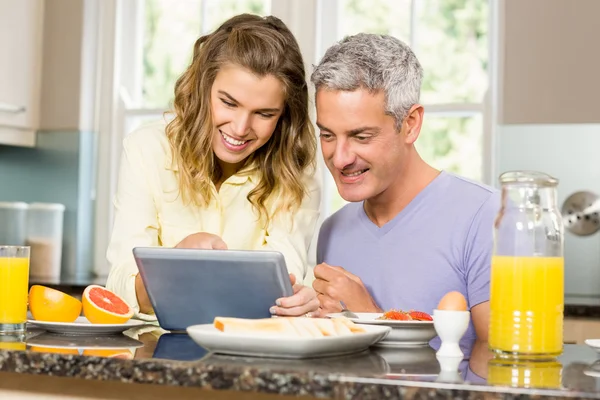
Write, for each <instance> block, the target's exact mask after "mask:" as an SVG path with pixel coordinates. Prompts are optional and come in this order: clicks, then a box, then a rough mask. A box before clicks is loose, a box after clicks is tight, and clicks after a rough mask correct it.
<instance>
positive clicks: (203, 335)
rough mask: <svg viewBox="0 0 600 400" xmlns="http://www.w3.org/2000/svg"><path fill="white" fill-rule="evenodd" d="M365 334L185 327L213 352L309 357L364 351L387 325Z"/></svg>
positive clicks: (382, 334) (200, 343)
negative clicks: (286, 333)
mask: <svg viewBox="0 0 600 400" xmlns="http://www.w3.org/2000/svg"><path fill="white" fill-rule="evenodd" d="M365 330H366V332H365V333H353V334H349V335H342V336H327V337H320V338H281V337H274V336H268V335H266V336H254V335H244V334H233V333H224V332H221V331H219V330H217V329H216V328H215V327H214V326H213V325H212V324H204V325H193V326H190V327H189V328H187V332H188V334H189V335H190V337H191V338H192V339H193V340H194V341H195V342H196V343H198V344H199V345H200V346H202V347H204V348H206V349H207V350H209V351H211V352H213V353H220V354H235V355H244V356H253V357H271V358H312V357H329V356H337V355H343V354H350V353H355V352H359V351H363V350H366V349H367V348H368V347H369V346H371V345H373V344H374V343H377V342H378V341H380V340H382V339H383V338H385V336H386V335H387V334H388V333H389V332H390V331H391V329H390V328H389V327H387V326H365Z"/></svg>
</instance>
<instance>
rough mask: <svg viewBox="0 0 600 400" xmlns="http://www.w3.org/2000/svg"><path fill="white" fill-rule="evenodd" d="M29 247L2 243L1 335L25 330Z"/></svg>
mask: <svg viewBox="0 0 600 400" xmlns="http://www.w3.org/2000/svg"><path fill="white" fill-rule="evenodd" d="M28 285H29V247H27V246H3V245H0V335H7V334H8V335H10V334H19V333H23V332H25V323H26V321H27V292H28V288H29V287H28Z"/></svg>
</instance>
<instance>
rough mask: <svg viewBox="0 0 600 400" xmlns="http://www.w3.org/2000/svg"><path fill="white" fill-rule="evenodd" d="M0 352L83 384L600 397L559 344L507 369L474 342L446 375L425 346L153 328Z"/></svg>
mask: <svg viewBox="0 0 600 400" xmlns="http://www.w3.org/2000/svg"><path fill="white" fill-rule="evenodd" d="M0 348H4V349H5V350H0V372H11V373H18V374H27V375H49V376H54V377H71V378H77V379H81V380H87V381H116V382H126V383H137V384H155V385H165V386H179V387H198V388H202V389H215V390H228V391H232V392H251V393H256V394H268V393H272V394H280V395H293V396H308V397H312V398H333V399H387V398H440V399H442V398H503V399H507V398H523V397H524V396H530V397H536V398H537V397H553V398H574V397H579V398H580V397H585V398H600V378H597V377H600V360H598V353H596V351H594V350H593V349H592V348H590V347H588V346H579V345H566V346H565V349H564V353H563V355H562V356H560V357H559V358H558V360H557V361H556V362H545V363H529V364H522V365H514V364H498V363H497V362H495V361H493V360H490V358H491V357H490V354H489V353H488V352H487V348H486V345H485V344H482V345H478V346H476V347H475V348H473V351H472V356H471V357H470V359H465V360H463V362H462V363H461V365H460V366H459V371H457V372H456V373H449V374H448V373H440V369H439V364H438V362H437V360H436V358H435V350H434V349H432V348H430V347H421V348H406V349H381V348H372V349H371V350H368V351H365V352H362V353H360V354H354V355H348V356H340V357H332V358H321V359H309V360H285V359H261V358H251V357H235V356H226V355H218V354H211V353H207V352H206V350H204V349H203V348H201V347H199V346H197V345H196V344H195V343H194V342H193V341H192V340H191V339H190V338H189V337H188V336H187V335H184V334H168V333H163V334H161V332H160V331H158V330H154V331H150V332H145V333H143V334H140V332H135V331H130V332H127V336H125V335H117V336H105V337H79V338H78V337H65V336H61V335H56V334H50V333H46V332H41V331H31V332H29V334H28V337H27V339H26V343H6V342H2V341H1V340H0ZM6 348H12V350H6Z"/></svg>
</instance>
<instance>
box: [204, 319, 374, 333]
mask: <svg viewBox="0 0 600 400" xmlns="http://www.w3.org/2000/svg"><path fill="white" fill-rule="evenodd" d="M213 325H214V327H215V328H217V329H218V330H220V331H221V332H226V333H239V334H251V335H261V336H278V337H299V338H300V337H303V338H317V337H324V336H341V335H349V334H354V333H361V332H365V330H364V329H363V328H362V327H360V326H358V325H356V324H354V323H353V322H352V321H350V320H349V319H347V318H345V317H339V318H333V319H329V318H304V317H278V318H262V319H245V318H229V317H216V318H215V319H214V322H213Z"/></svg>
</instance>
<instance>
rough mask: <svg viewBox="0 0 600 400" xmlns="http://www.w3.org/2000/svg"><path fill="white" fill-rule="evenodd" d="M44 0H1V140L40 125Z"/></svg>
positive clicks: (16, 135) (34, 128) (31, 132)
mask: <svg viewBox="0 0 600 400" xmlns="http://www.w3.org/2000/svg"><path fill="white" fill-rule="evenodd" d="M43 21H44V0H18V1H15V0H0V55H1V57H2V62H0V139H1V138H2V135H4V136H7V137H8V136H10V137H11V138H13V140H17V139H15V138H16V137H18V135H19V134H23V135H27V134H33V133H34V132H35V130H36V129H37V128H38V127H39V118H40V92H41V78H42V77H41V74H42V56H43V48H42V42H43Z"/></svg>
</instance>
